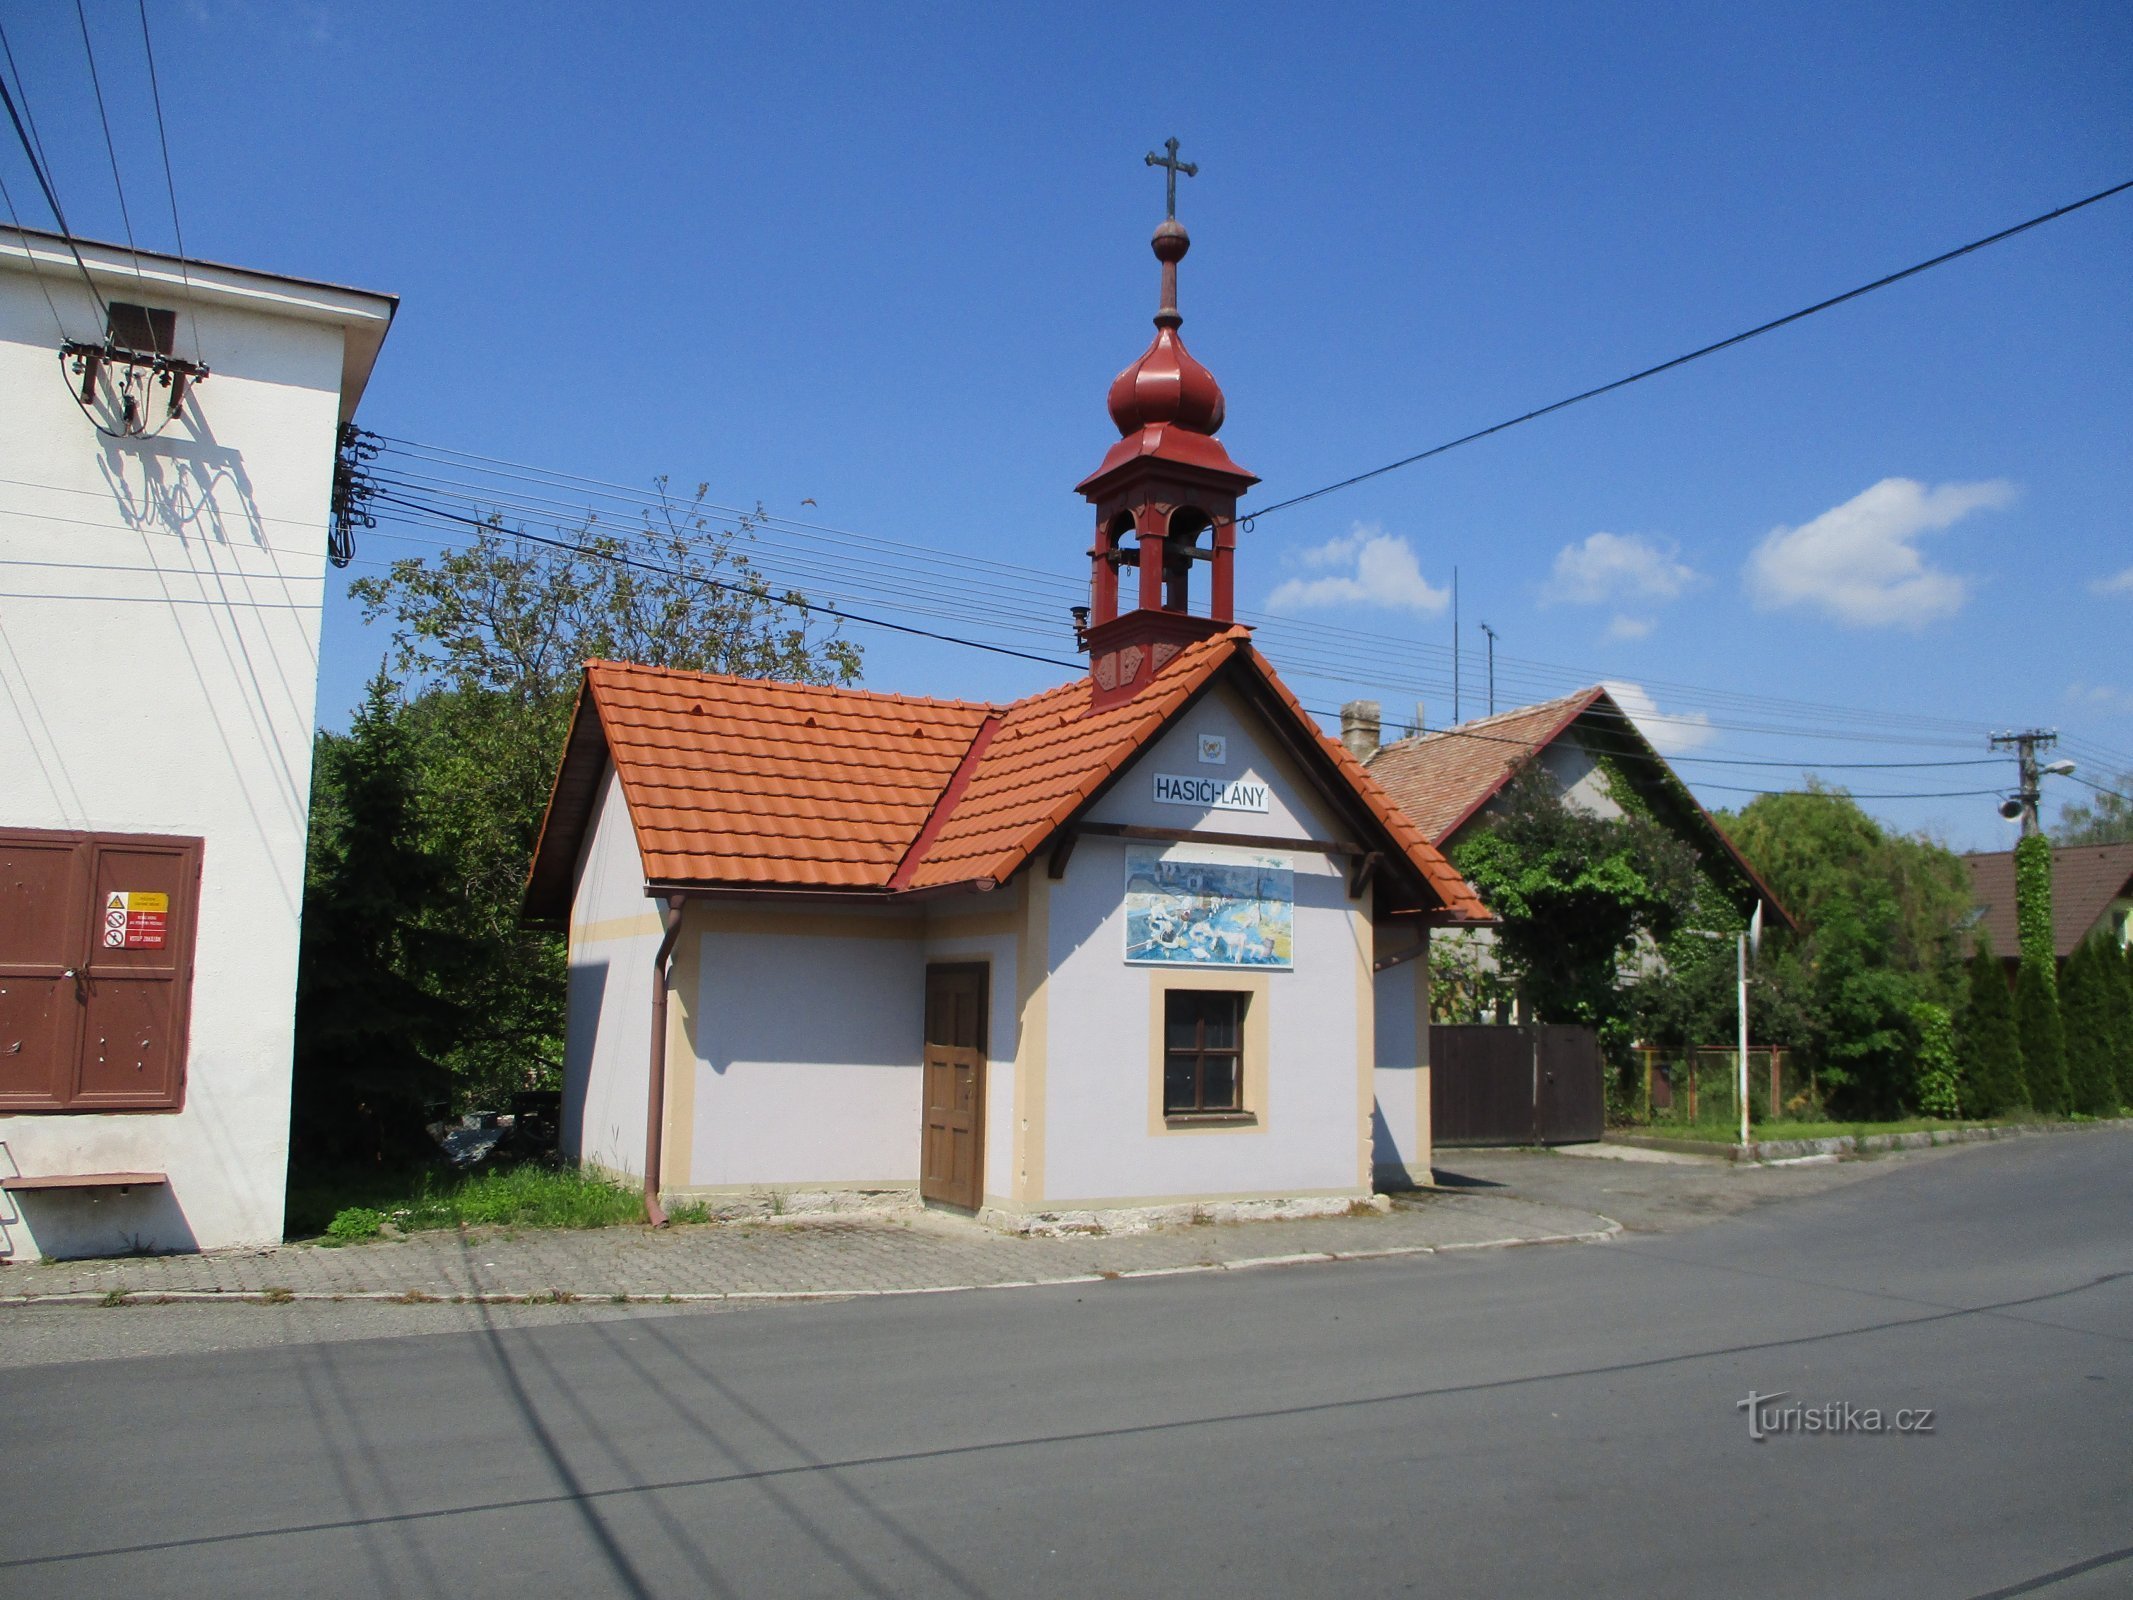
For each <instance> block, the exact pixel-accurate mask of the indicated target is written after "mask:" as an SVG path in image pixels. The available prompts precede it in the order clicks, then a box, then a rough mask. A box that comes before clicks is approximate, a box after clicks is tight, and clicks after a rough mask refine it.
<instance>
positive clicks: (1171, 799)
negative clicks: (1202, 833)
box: [1155, 772, 1268, 811]
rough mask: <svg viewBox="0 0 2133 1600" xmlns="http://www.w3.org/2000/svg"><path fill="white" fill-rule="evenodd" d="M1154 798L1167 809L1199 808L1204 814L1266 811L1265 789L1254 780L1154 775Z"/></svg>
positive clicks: (1176, 774) (1177, 774)
mask: <svg viewBox="0 0 2133 1600" xmlns="http://www.w3.org/2000/svg"><path fill="white" fill-rule="evenodd" d="M1155 798H1156V799H1158V800H1160V801H1161V802H1162V803H1163V804H1165V805H1170V806H1198V807H1200V808H1201V809H1202V810H1204V811H1265V810H1266V809H1267V800H1268V795H1267V786H1266V785H1265V784H1263V783H1261V782H1260V781H1259V780H1258V779H1256V778H1189V777H1186V776H1185V775H1184V774H1182V773H1177V772H1158V773H1157V774H1156V775H1155Z"/></svg>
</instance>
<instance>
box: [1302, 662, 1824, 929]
mask: <svg viewBox="0 0 2133 1600" xmlns="http://www.w3.org/2000/svg"><path fill="white" fill-rule="evenodd" d="M1419 720H1420V713H1419V711H1418V713H1417V721H1419ZM1341 722H1342V729H1341V731H1342V740H1343V742H1344V743H1345V744H1346V745H1347V747H1348V749H1349V751H1350V753H1351V754H1353V755H1354V756H1356V757H1357V759H1359V760H1361V761H1363V762H1364V763H1365V764H1366V765H1367V766H1368V768H1369V771H1370V775H1371V776H1372V777H1374V778H1376V779H1377V780H1378V782H1380V783H1381V784H1383V785H1384V786H1385V790H1386V792H1387V793H1388V794H1390V795H1391V796H1392V797H1393V799H1394V800H1395V801H1397V802H1398V803H1399V806H1400V809H1401V810H1402V811H1403V812H1405V813H1406V814H1407V816H1408V817H1409V818H1410V819H1412V820H1413V822H1414V824H1415V826H1416V827H1417V828H1419V829H1420V830H1421V831H1422V833H1423V835H1424V836H1425V837H1426V838H1427V839H1428V840H1429V841H1430V842H1431V843H1432V844H1434V845H1435V846H1436V847H1437V848H1438V849H1439V850H1440V851H1443V852H1444V853H1445V854H1446V855H1447V856H1449V855H1450V854H1451V853H1452V852H1453V851H1455V850H1456V849H1457V848H1458V846H1459V844H1460V842H1461V841H1462V840H1464V839H1466V838H1468V837H1469V836H1470V835H1471V834H1472V833H1473V832H1474V831H1475V830H1477V829H1481V828H1485V827H1487V826H1488V823H1489V819H1490V816H1491V815H1492V813H1493V811H1494V809H1495V807H1496V806H1497V804H1498V801H1499V797H1500V796H1501V794H1502V792H1503V789H1504V786H1505V785H1506V784H1508V783H1509V782H1510V781H1511V779H1512V778H1513V777H1514V776H1515V775H1516V774H1517V773H1519V772H1520V771H1522V770H1523V769H1525V768H1526V767H1528V766H1529V765H1532V764H1535V763H1538V765H1539V766H1540V768H1541V770H1543V771H1544V772H1546V773H1547V774H1548V775H1549V777H1550V779H1551V780H1552V781H1553V782H1554V784H1555V786H1556V787H1557V789H1558V790H1559V791H1560V793H1561V795H1562V799H1563V802H1564V804H1566V805H1569V806H1572V807H1575V808H1577V809H1579V810H1582V811H1586V812H1589V813H1591V814H1594V815H1598V816H1608V817H1614V816H1622V815H1625V814H1627V813H1630V812H1632V811H1634V812H1636V813H1639V814H1641V815H1645V816H1649V817H1651V818H1653V819H1655V820H1657V821H1659V822H1660V823H1662V824H1664V825H1665V826H1666V827H1667V828H1669V829H1670V830H1672V831H1673V832H1674V833H1675V834H1676V836H1678V837H1679V838H1681V839H1682V840H1684V841H1685V842H1686V843H1687V844H1688V845H1689V847H1690V848H1691V849H1693V850H1694V851H1695V852H1696V856H1697V859H1698V861H1699V862H1700V863H1701V866H1702V869H1703V872H1704V874H1705V877H1706V881H1707V883H1708V885H1709V888H1710V890H1711V892H1712V893H1713V894H1714V895H1715V896H1716V897H1718V898H1719V899H1720V900H1722V901H1723V903H1724V904H1725V905H1726V906H1727V907H1729V908H1730V910H1731V912H1732V913H1733V914H1734V915H1735V916H1737V917H1738V918H1740V919H1742V920H1743V921H1745V919H1747V918H1748V917H1749V916H1750V915H1751V914H1752V913H1753V911H1754V909H1755V907H1756V905H1757V904H1758V903H1760V904H1761V905H1762V907H1763V915H1764V918H1765V920H1766V922H1775V923H1781V924H1783V925H1785V926H1786V927H1791V926H1793V923H1792V919H1791V916H1790V914H1789V913H1788V912H1787V911H1786V910H1785V908H1784V906H1783V905H1781V904H1780V903H1779V901H1778V898H1777V896H1776V895H1775V894H1773V893H1772V892H1771V890H1770V888H1769V886H1768V885H1767V884H1765V883H1764V882H1763V881H1762V879H1761V878H1760V877H1759V876H1758V875H1757V873H1756V871H1755V869H1754V868H1753V867H1752V866H1750V865H1749V864H1748V861H1747V858H1746V857H1744V856H1743V855H1742V854H1741V853H1740V851H1739V849H1738V848H1736V847H1735V845H1734V843H1733V841H1732V840H1731V839H1729V838H1728V837H1727V836H1726V833H1725V830H1724V829H1723V828H1721V827H1719V825H1718V823H1717V822H1716V820H1714V819H1713V818H1712V816H1711V814H1710V813H1709V812H1708V811H1706V810H1705V809H1704V808H1703V806H1702V805H1700V804H1699V803H1698V802H1697V800H1696V798H1695V796H1694V795H1693V794H1691V793H1690V792H1689V789H1688V786H1687V785H1686V784H1684V783H1683V782H1682V781H1681V779H1680V778H1679V777H1678V776H1677V775H1676V774H1675V772H1674V770H1673V768H1672V767H1671V766H1669V765H1668V764H1667V761H1666V758H1665V757H1664V756H1662V755H1661V754H1660V753H1659V752H1658V750H1657V749H1656V748H1654V747H1653V745H1652V743H1651V741H1650V740H1649V739H1648V738H1646V737H1645V735H1644V733H1643V732H1642V731H1641V730H1640V729H1639V728H1638V726H1637V724H1636V722H1635V720H1634V719H1633V718H1631V717H1630V716H1629V715H1628V714H1627V713H1625V712H1624V711H1623V710H1622V708H1621V706H1620V705H1618V704H1617V703H1616V701H1615V699H1614V697H1613V696H1612V695H1611V694H1609V693H1608V692H1607V690H1606V689H1605V688H1603V687H1598V686H1595V687H1593V688H1589V689H1581V690H1579V691H1578V692H1577V693H1575V694H1570V695H1564V696H1563V697H1561V698H1560V699H1556V700H1547V701H1543V702H1541V703H1540V704H1538V705H1531V706H1521V707H1519V708H1517V709H1516V710H1512V711H1504V712H1499V713H1498V714H1497V715H1495V716H1490V717H1482V718H1478V719H1476V720H1475V721H1472V722H1464V723H1461V724H1460V725H1459V726H1457V727H1455V728H1445V729H1440V730H1436V731H1430V732H1420V733H1413V734H1410V735H1409V736H1407V737H1405V738H1401V739H1398V740H1395V741H1393V742H1391V743H1389V744H1381V743H1380V742H1379V729H1380V722H1379V710H1378V704H1377V702H1375V701H1369V700H1362V701H1351V702H1349V703H1348V704H1347V705H1346V706H1344V707H1343V708H1342V713H1341ZM1459 937H1460V938H1462V939H1464V940H1468V941H1471V942H1472V943H1473V944H1474V945H1475V946H1476V947H1478V948H1479V949H1480V950H1482V951H1483V952H1484V954H1483V959H1484V960H1485V959H1486V954H1485V952H1486V947H1487V945H1488V943H1489V941H1490V940H1491V938H1492V937H1493V936H1492V934H1491V933H1490V931H1489V930H1488V929H1486V928H1480V929H1475V930H1471V931H1469V932H1466V933H1463V934H1461V935H1459Z"/></svg>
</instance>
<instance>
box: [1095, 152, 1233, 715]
mask: <svg viewBox="0 0 2133 1600" xmlns="http://www.w3.org/2000/svg"><path fill="white" fill-rule="evenodd" d="M1164 148H1165V150H1166V152H1167V153H1166V154H1165V155H1162V156H1157V155H1154V154H1152V153H1151V154H1150V155H1149V157H1148V164H1149V165H1150V166H1159V167H1164V168H1167V169H1168V171H1167V173H1166V176H1167V178H1168V184H1167V189H1168V195H1169V205H1168V207H1167V210H1168V212H1169V215H1168V216H1166V217H1165V218H1164V220H1163V223H1162V225H1161V226H1160V227H1158V228H1157V229H1156V230H1155V238H1154V240H1153V245H1154V249H1155V258H1156V260H1158V261H1160V262H1161V263H1162V264H1163V284H1162V302H1161V304H1160V305H1159V306H1158V307H1157V308H1156V313H1155V342H1154V343H1152V344H1150V345H1149V346H1148V349H1147V351H1146V352H1145V353H1144V354H1143V355H1142V356H1141V358H1140V359H1139V360H1138V361H1136V362H1134V363H1133V365H1132V366H1130V367H1128V368H1126V370H1125V371H1124V372H1121V373H1120V374H1119V375H1118V377H1117V378H1116V379H1115V380H1114V381H1113V382H1112V384H1111V395H1110V407H1111V420H1112V421H1113V422H1115V423H1116V424H1118V432H1119V440H1118V443H1116V444H1114V445H1113V446H1112V447H1111V449H1110V452H1109V454H1107V455H1106V456H1105V457H1104V459H1103V463H1102V465H1100V466H1099V467H1097V469H1096V470H1095V471H1094V472H1092V473H1090V474H1089V475H1088V476H1087V477H1086V478H1084V479H1082V480H1081V482H1080V483H1079V484H1078V485H1076V489H1077V491H1078V492H1079V493H1080V494H1081V495H1082V496H1083V497H1084V498H1086V499H1087V500H1088V501H1089V502H1090V504H1092V505H1094V506H1095V508H1096V543H1095V547H1094V548H1093V549H1092V550H1090V552H1089V557H1090V561H1091V563H1092V568H1091V578H1090V594H1089V611H1090V621H1089V631H1088V647H1089V666H1090V671H1091V673H1092V674H1093V676H1094V677H1095V680H1096V693H1095V698H1094V702H1093V705H1092V709H1095V710H1101V709H1102V708H1103V707H1105V706H1107V705H1113V704H1116V703H1117V702H1118V701H1121V700H1127V699H1131V698H1132V697H1133V696H1134V695H1135V694H1137V693H1139V692H1140V690H1141V689H1142V688H1143V687H1145V686H1146V685H1147V683H1148V682H1149V681H1150V680H1151V679H1153V678H1154V676H1155V674H1156V673H1157V672H1159V671H1161V670H1162V668H1163V665H1164V664H1165V663H1166V662H1167V661H1169V659H1170V658H1171V657H1172V656H1174V655H1176V654H1177V652H1178V650H1179V649H1180V648H1181V647H1182V646H1184V645H1186V644H1190V643H1191V642H1193V641H1194V640H1196V639H1204V638H1207V637H1209V636H1210V635H1213V634H1217V633H1220V632H1222V631H1224V630H1225V629H1227V628H1229V627H1231V626H1233V625H1234V624H1233V622H1232V613H1233V611H1234V609H1235V603H1236V572H1235V562H1236V556H1237V497H1238V496H1239V495H1241V494H1243V493H1244V492H1245V491H1246V490H1247V489H1249V488H1250V487H1251V486H1252V485H1253V484H1255V483H1257V482H1258V481H1259V480H1258V478H1256V477H1254V476H1253V475H1252V474H1251V473H1249V472H1247V471H1245V470H1244V468H1242V467H1240V466H1239V465H1237V463H1236V462H1234V461H1232V460H1231V459H1230V456H1229V452H1228V451H1227V450H1225V449H1223V448H1222V442H1221V441H1220V440H1219V439H1217V438H1216V437H1215V434H1216V432H1217V431H1218V430H1219V429H1220V428H1221V426H1222V416H1223V406H1222V388H1221V385H1219V384H1217V383H1216V382H1215V375H1214V374H1213V373H1211V372H1209V371H1208V370H1207V368H1205V367H1203V366H1202V365H1200V363H1199V362H1197V361H1195V360H1194V359H1193V358H1192V356H1191V355H1190V354H1189V353H1188V352H1187V351H1186V349H1185V342H1184V340H1182V339H1180V338H1179V337H1178V325H1179V324H1180V323H1181V322H1183V321H1184V318H1182V317H1180V316H1179V315H1178V263H1179V262H1180V261H1182V260H1183V259H1184V258H1185V252H1186V251H1187V250H1188V249H1190V248H1191V246H1192V241H1191V239H1189V238H1188V237H1187V236H1186V233H1185V229H1184V227H1183V226H1182V225H1181V224H1180V223H1179V221H1178V218H1177V194H1178V174H1179V173H1180V172H1182V173H1184V174H1185V175H1186V176H1187V177H1191V176H1192V175H1193V174H1194V173H1196V172H1197V171H1198V170H1199V169H1198V168H1197V167H1196V166H1194V165H1192V164H1191V163H1189V162H1183V161H1180V160H1178V142H1177V140H1175V139H1172V140H1170V141H1169V142H1168V144H1167V145H1166V146H1165V147H1164ZM1202 562H1204V563H1206V564H1207V565H1208V567H1209V582H1208V597H1207V610H1206V613H1205V614H1204V615H1199V616H1195V615H1194V614H1193V612H1192V606H1191V602H1192V587H1193V584H1192V570H1193V568H1194V566H1196V565H1198V564H1200V563H1202ZM1126 568H1132V569H1135V573H1136V576H1135V577H1134V578H1133V579H1130V580H1128V581H1129V582H1130V583H1131V584H1132V588H1131V590H1130V591H1129V593H1128V595H1127V596H1126V598H1125V605H1124V609H1123V610H1122V609H1121V606H1120V595H1119V584H1120V575H1121V572H1122V570H1123V569H1126Z"/></svg>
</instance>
